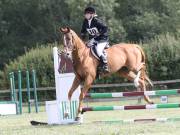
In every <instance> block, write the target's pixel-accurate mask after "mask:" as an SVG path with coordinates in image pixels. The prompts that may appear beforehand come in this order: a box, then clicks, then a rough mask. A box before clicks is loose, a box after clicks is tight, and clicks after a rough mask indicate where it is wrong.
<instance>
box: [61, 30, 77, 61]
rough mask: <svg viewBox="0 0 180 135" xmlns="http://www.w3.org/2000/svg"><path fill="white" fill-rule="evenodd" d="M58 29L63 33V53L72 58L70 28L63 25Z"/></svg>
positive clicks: (72, 46)
mask: <svg viewBox="0 0 180 135" xmlns="http://www.w3.org/2000/svg"><path fill="white" fill-rule="evenodd" d="M60 31H61V32H62V33H63V42H64V43H63V44H64V53H65V55H66V56H67V57H68V58H70V59H72V51H73V49H74V39H73V34H72V30H71V29H70V28H69V27H65V28H60Z"/></svg>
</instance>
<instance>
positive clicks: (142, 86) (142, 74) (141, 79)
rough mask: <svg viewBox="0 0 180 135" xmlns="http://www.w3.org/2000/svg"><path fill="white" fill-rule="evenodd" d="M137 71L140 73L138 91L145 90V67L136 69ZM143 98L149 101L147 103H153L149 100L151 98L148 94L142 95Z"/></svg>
mask: <svg viewBox="0 0 180 135" xmlns="http://www.w3.org/2000/svg"><path fill="white" fill-rule="evenodd" d="M138 73H140V76H139V81H138V82H139V84H140V85H139V87H140V89H139V90H140V91H144V92H145V91H146V81H145V79H146V78H145V77H146V72H145V69H144V68H142V69H141V70H140V71H138ZM144 100H145V101H146V102H147V103H149V104H154V102H153V101H151V99H150V98H149V96H147V95H144Z"/></svg>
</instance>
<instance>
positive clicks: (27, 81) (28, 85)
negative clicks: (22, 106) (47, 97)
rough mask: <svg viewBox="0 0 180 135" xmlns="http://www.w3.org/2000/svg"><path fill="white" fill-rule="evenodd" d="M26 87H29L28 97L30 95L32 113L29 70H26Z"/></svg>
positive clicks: (29, 106)
mask: <svg viewBox="0 0 180 135" xmlns="http://www.w3.org/2000/svg"><path fill="white" fill-rule="evenodd" d="M26 87H27V97H28V112H29V113H31V91H30V83H29V71H28V70H26Z"/></svg>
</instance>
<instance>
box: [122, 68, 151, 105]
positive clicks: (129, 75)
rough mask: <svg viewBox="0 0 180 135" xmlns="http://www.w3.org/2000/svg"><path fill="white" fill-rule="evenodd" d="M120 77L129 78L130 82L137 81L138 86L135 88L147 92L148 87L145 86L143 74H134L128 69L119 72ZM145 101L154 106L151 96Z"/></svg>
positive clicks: (145, 97) (146, 97)
mask: <svg viewBox="0 0 180 135" xmlns="http://www.w3.org/2000/svg"><path fill="white" fill-rule="evenodd" d="M118 73H119V75H120V76H122V77H124V78H127V79H128V80H130V81H134V82H135V79H136V84H135V86H136V87H137V89H138V91H146V85H145V81H144V79H143V77H142V72H139V74H137V75H136V74H135V73H134V72H132V71H130V70H128V69H121V70H119V72H118ZM144 100H145V101H146V102H147V103H149V104H153V102H152V101H151V100H150V98H149V96H144Z"/></svg>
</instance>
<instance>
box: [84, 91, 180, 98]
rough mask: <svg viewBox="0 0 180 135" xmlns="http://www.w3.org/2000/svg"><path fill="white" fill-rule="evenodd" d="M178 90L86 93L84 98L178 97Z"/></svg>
mask: <svg viewBox="0 0 180 135" xmlns="http://www.w3.org/2000/svg"><path fill="white" fill-rule="evenodd" d="M178 94H180V89H169V90H156V91H145V92H114V93H88V94H86V98H92V99H96V98H120V97H135V96H144V95H146V96H165V95H178Z"/></svg>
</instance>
